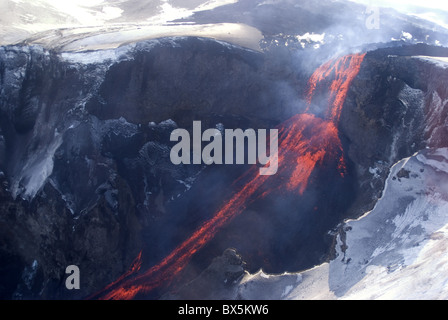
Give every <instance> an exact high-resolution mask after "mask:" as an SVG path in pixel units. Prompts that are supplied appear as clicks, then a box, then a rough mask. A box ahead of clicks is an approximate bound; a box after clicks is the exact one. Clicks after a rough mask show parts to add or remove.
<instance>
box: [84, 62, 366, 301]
mask: <svg viewBox="0 0 448 320" xmlns="http://www.w3.org/2000/svg"><path fill="white" fill-rule="evenodd" d="M364 56H365V55H348V56H345V57H342V58H340V59H338V60H334V61H330V62H328V63H326V64H324V65H322V66H321V67H320V68H319V69H317V70H316V72H315V73H314V74H313V75H312V76H311V78H310V81H309V90H308V92H307V99H308V103H309V105H311V102H312V99H313V95H314V92H315V90H316V88H317V86H318V85H319V84H320V83H321V82H323V81H324V80H328V81H331V85H330V99H329V108H328V113H327V115H326V119H321V118H318V117H316V116H314V115H312V114H300V115H296V116H294V117H292V118H291V119H289V120H287V121H286V122H284V123H282V124H281V125H280V126H279V127H278V129H279V153H278V163H279V170H278V173H277V175H275V176H261V175H259V170H258V168H256V167H253V168H252V169H250V170H249V171H248V172H247V173H246V174H245V175H244V176H243V177H241V178H240V179H239V180H238V182H239V183H241V182H244V183H242V186H241V187H239V189H238V191H237V192H235V193H234V195H233V196H232V198H231V199H229V200H228V201H227V203H226V204H225V205H223V206H222V207H221V209H220V210H219V211H218V212H217V213H216V214H215V215H214V216H213V218H212V219H210V220H209V221H207V222H205V223H204V224H203V225H202V226H201V227H200V228H199V229H197V230H196V231H195V232H194V233H193V235H192V236H191V237H190V238H188V239H187V240H186V241H184V242H183V243H182V244H180V245H179V246H178V247H177V248H176V249H175V250H174V251H173V252H172V253H171V254H169V255H168V256H167V257H166V258H165V259H164V260H163V261H161V262H160V263H159V264H158V265H155V266H153V267H152V268H150V269H149V270H147V271H146V272H143V273H139V272H140V268H141V255H140V256H139V257H138V258H137V259H136V261H135V262H134V264H133V266H132V267H131V269H130V270H129V271H128V272H127V273H126V274H124V275H123V276H122V277H120V278H119V279H118V280H117V281H115V282H114V283H112V284H110V285H109V286H107V287H106V288H105V289H103V290H102V291H101V292H100V293H97V294H96V295H95V296H94V297H93V298H99V299H106V300H109V299H118V300H127V299H133V298H135V297H136V296H137V295H140V294H146V293H148V292H150V291H152V290H154V289H156V288H159V287H161V286H164V285H168V284H169V283H170V282H171V281H172V280H173V279H174V278H175V277H176V275H178V274H179V273H180V272H181V271H182V270H183V268H184V267H185V266H186V265H187V263H188V262H189V261H190V260H191V258H192V257H193V256H194V255H195V253H196V252H198V251H199V250H201V249H202V248H203V247H204V246H205V245H206V244H207V243H208V242H209V241H210V240H211V239H212V238H213V237H214V236H215V234H216V233H217V232H218V231H219V230H220V229H221V228H222V227H223V226H225V225H227V224H228V223H229V222H230V221H231V220H232V219H233V218H235V217H236V216H238V215H239V214H241V213H242V212H243V211H244V210H245V209H246V208H247V207H248V206H249V205H250V204H251V203H253V202H254V201H255V200H257V199H260V198H264V197H266V196H268V195H270V194H273V193H274V192H279V191H280V192H284V191H285V189H286V191H288V192H295V193H298V194H299V195H303V194H304V192H305V191H306V189H307V186H308V183H309V180H310V177H311V175H312V173H313V172H314V170H315V168H316V167H318V166H322V165H323V164H324V163H330V164H336V167H337V171H338V173H339V174H340V175H341V176H344V175H345V173H346V165H345V159H344V155H343V148H342V144H341V141H340V139H339V132H338V129H337V125H338V122H339V118H340V113H341V110H342V106H343V104H344V101H345V98H346V96H347V92H348V89H349V87H350V84H351V82H352V81H353V79H354V78H355V77H356V75H357V74H358V73H359V70H360V67H361V63H362V61H363V59H364ZM331 79H332V80H331Z"/></svg>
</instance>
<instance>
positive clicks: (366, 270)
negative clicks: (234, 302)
mask: <svg viewBox="0 0 448 320" xmlns="http://www.w3.org/2000/svg"><path fill="white" fill-rule="evenodd" d="M447 178H448V149H446V148H443V149H426V150H424V151H421V152H419V153H417V154H415V155H414V156H412V157H410V158H407V159H404V160H402V161H400V162H399V163H397V164H396V165H395V166H394V167H393V168H392V169H391V173H390V176H389V178H388V179H387V182H386V186H385V189H384V193H383V196H382V198H381V199H380V200H379V201H378V203H377V205H376V206H375V208H374V209H373V210H372V211H371V212H368V213H366V214H365V215H364V216H363V217H361V218H359V219H358V220H351V221H347V222H346V223H345V224H344V226H343V227H342V230H344V234H343V235H344V236H342V234H341V235H339V236H338V238H337V245H336V252H337V257H336V258H335V259H334V260H333V261H331V262H329V263H325V264H323V265H320V266H317V267H315V268H313V269H311V270H308V271H305V272H301V273H298V274H285V275H277V276H275V275H272V276H267V275H264V276H262V272H259V273H257V274H255V275H246V276H245V277H243V279H242V280H241V281H240V284H239V291H238V292H239V294H240V297H242V298H243V299H251V298H257V299H258V298H270V299H272V298H273V299H305V300H311V299H353V300H355V299H368V300H370V299H372V300H373V299H447V298H448V255H447V254H446V251H447V249H448V183H447V181H448V179H447ZM293 276H295V277H293ZM260 292H264V294H261V293H260Z"/></svg>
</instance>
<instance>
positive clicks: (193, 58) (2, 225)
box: [0, 38, 448, 299]
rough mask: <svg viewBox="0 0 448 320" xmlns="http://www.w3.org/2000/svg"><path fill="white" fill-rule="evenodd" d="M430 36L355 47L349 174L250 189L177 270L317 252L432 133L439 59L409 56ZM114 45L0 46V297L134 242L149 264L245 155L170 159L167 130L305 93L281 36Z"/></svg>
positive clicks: (207, 209)
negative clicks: (267, 40)
mask: <svg viewBox="0 0 448 320" xmlns="http://www.w3.org/2000/svg"><path fill="white" fill-rule="evenodd" d="M126 50H127V51H126ZM403 50H404V52H406V50H411V51H409V52H413V53H412V54H408V53H405V54H404V53H400V52H402V51H403ZM437 50H440V49H436V48H432V47H419V46H413V47H408V48H404V49H403V48H394V49H387V50H386V49H379V50H376V51H372V52H370V53H368V54H367V56H366V59H365V61H364V63H363V65H362V68H361V71H360V73H359V75H358V77H357V78H356V79H355V81H354V82H353V84H352V86H351V89H350V91H349V94H348V97H347V100H346V103H345V106H344V109H343V113H342V116H341V122H340V125H339V129H340V138H341V140H342V142H343V145H344V150H345V152H346V154H347V157H348V159H349V163H348V171H349V175H348V177H347V179H341V178H340V177H336V176H334V171H332V170H331V168H327V167H325V166H324V167H323V168H322V169H321V170H319V171H318V172H317V173H316V174H315V175H313V177H312V179H311V180H312V183H310V188H309V189H308V190H307V193H305V194H304V195H303V196H302V197H298V196H297V195H288V194H284V195H283V194H282V195H277V196H278V197H277V198H268V199H264V200H262V201H258V202H255V203H253V204H251V205H250V206H249V207H248V208H247V209H246V210H245V211H244V212H243V213H242V214H241V215H240V216H238V217H237V218H236V219H235V220H233V221H232V222H231V223H230V224H228V225H226V226H225V227H224V228H223V229H222V230H221V231H220V232H219V233H217V235H216V237H214V239H213V240H212V241H211V242H210V243H209V244H208V245H207V246H206V247H205V248H204V249H203V250H201V251H200V252H198V254H197V255H196V257H195V258H194V259H193V261H192V263H191V264H190V265H189V266H188V268H187V269H186V272H185V279H191V278H193V277H195V276H196V275H198V274H200V273H201V272H202V271H203V270H204V269H205V268H206V267H207V266H208V265H209V264H210V262H211V261H212V259H213V258H214V257H216V256H219V255H221V254H222V252H224V251H225V250H226V249H227V248H229V247H232V248H236V249H237V250H238V252H239V253H240V254H241V255H242V259H244V260H245V261H246V262H247V264H246V265H245V267H246V268H248V269H249V270H252V271H253V270H258V269H259V268H264V269H265V270H267V271H269V272H275V273H281V272H284V271H297V270H300V269H304V268H308V267H312V266H314V265H315V264H318V263H320V262H322V261H325V260H326V259H328V258H329V257H330V255H331V252H330V251H331V247H332V237H330V236H329V235H328V232H329V231H330V230H332V229H334V228H335V227H336V226H337V225H338V224H339V223H340V222H341V221H342V220H343V219H344V218H347V217H349V216H357V215H359V214H361V213H363V212H365V210H366V209H368V208H371V207H372V206H373V204H374V203H375V201H376V199H377V198H378V196H379V194H380V193H381V191H382V188H383V184H384V179H385V177H386V175H387V171H388V169H389V168H390V166H391V165H393V164H394V163H395V162H396V161H398V160H399V159H402V158H403V157H407V156H410V155H412V154H413V153H414V152H415V151H417V150H421V149H422V148H424V147H425V146H427V145H430V146H445V141H446V140H445V139H444V134H443V130H444V129H443V127H444V126H443V124H444V123H445V122H444V119H445V118H446V110H445V109H446V108H445V106H444V105H443V101H446V100H447V98H448V97H447V91H446V88H445V87H444V86H442V85H440V84H438V82H437V81H438V80H437V79H446V76H447V73H446V70H445V69H443V68H440V67H438V66H437V65H435V64H431V63H430V62H427V61H424V60H418V59H412V58H410V57H409V56H410V55H416V54H419V55H436V54H437V55H439V53H440V52H437ZM124 51H126V53H125V54H124V55H121V56H119V57H118V58H117V59H116V60H114V61H111V60H98V61H97V62H95V63H86V62H83V63H81V62H76V60H70V58H66V57H65V56H64V55H61V54H60V53H56V52H48V51H46V50H43V49H41V48H39V47H3V48H0V171H1V172H0V182H1V185H0V199H1V201H0V270H2V272H1V273H0V294H1V295H0V297H2V298H4V299H10V298H14V299H20V298H31V299H55V298H64V299H65V298H66V299H73V298H84V297H87V296H89V295H90V294H92V293H94V292H96V291H98V290H99V289H101V288H103V287H104V286H105V285H107V284H108V283H110V282H112V281H114V280H115V279H117V278H118V276H119V275H121V274H123V273H124V272H125V271H126V270H127V268H128V266H129V265H130V264H131V262H132V261H133V260H134V258H135V257H136V256H137V255H138V253H139V252H140V251H141V250H144V252H145V255H144V261H143V265H144V267H149V266H152V265H154V264H157V263H158V262H159V261H161V260H162V259H163V258H164V257H166V256H167V255H168V254H169V253H170V252H171V250H172V249H174V248H175V247H177V246H178V245H179V244H180V243H181V242H182V241H184V240H185V239H186V238H187V237H189V236H190V235H191V233H192V232H193V231H194V230H195V229H196V228H197V227H198V226H200V225H201V224H202V223H203V222H204V221H206V220H207V219H209V218H211V217H212V216H213V215H214V213H215V212H216V210H218V209H219V207H220V206H221V205H222V204H223V202H225V201H227V199H229V197H231V195H232V193H233V192H234V189H233V188H234V185H233V183H234V182H235V181H236V180H237V179H238V178H239V177H240V176H241V175H242V174H243V173H244V172H246V170H247V169H248V167H247V166H230V167H226V166H210V167H207V166H205V165H194V166H193V165H192V166H187V165H184V166H175V165H173V164H172V163H171V161H170V158H169V153H170V150H171V147H172V146H173V142H171V141H170V134H171V132H172V131H173V130H174V129H176V128H185V129H188V130H191V126H192V123H193V121H194V120H201V121H202V125H203V128H215V127H218V128H230V129H235V128H242V129H247V128H254V129H269V128H274V127H275V126H277V125H278V124H280V123H282V122H283V121H285V120H287V119H289V118H290V117H291V116H293V115H295V114H299V113H303V112H304V110H305V108H306V107H307V106H306V104H305V103H304V101H303V94H304V92H305V91H306V83H307V81H308V78H309V76H310V71H309V66H306V68H300V67H298V66H301V63H300V61H297V59H300V58H298V56H297V55H296V54H295V53H294V52H289V51H288V50H279V51H276V50H272V51H269V52H266V53H260V52H253V51H249V50H245V49H242V48H237V47H234V46H230V45H227V44H224V43H221V42H216V41H213V40H206V39H199V38H177V39H162V40H157V41H150V42H145V43H139V44H137V45H135V46H133V47H129V48H128V49H126V48H125V50H124ZM117 52H118V51H117ZM120 52H123V48H121V49H120ZM442 53H443V52H442ZM83 54H84V55H88V54H89V53H83ZM91 54H92V55H94V54H95V53H94V52H93V53H91ZM302 56H303V53H302ZM72 57H73V56H72ZM299 57H300V56H299ZM78 58H79V56H78ZM310 60H312V59H310ZM320 63H321V61H314V64H315V65H316V66H318V65H319V64H320ZM444 77H445V78H444ZM437 103H439V104H441V105H440V106H439V107H437V110H438V111H437V112H438V116H437V117H435V116H434V112H435V111H434V110H433V106H434V105H436V104H437ZM439 115H440V116H439ZM227 256H229V255H227ZM238 261H239V260H238ZM68 265H77V266H79V268H80V270H81V272H82V277H81V279H82V283H81V290H79V291H77V292H69V291H68V290H66V289H65V285H64V281H65V280H64V279H65V277H66V275H65V268H66V267H67V266H68ZM231 265H232V266H233V265H235V266H237V267H238V266H239V265H240V264H239V262H238V263H235V264H233V263H232V264H231ZM217 270H220V269H219V268H218V269H217ZM240 271H241V270H240V269H239V267H238V272H240ZM238 272H236V273H238ZM162 293H163V292H162Z"/></svg>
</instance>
